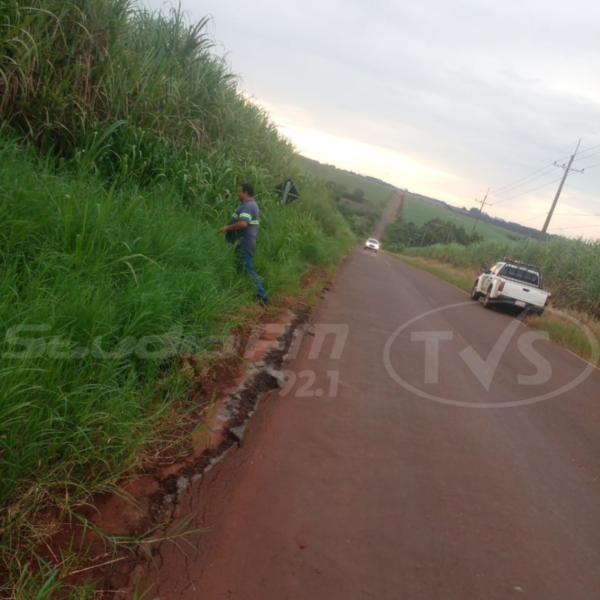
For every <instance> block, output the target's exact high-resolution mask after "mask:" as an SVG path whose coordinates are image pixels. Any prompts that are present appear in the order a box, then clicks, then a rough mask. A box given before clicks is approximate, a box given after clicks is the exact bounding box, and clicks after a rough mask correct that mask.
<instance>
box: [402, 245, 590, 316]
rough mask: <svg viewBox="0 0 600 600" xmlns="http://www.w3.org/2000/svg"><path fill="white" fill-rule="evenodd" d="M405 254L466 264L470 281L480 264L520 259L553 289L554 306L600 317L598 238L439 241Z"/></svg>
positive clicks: (458, 265)
mask: <svg viewBox="0 0 600 600" xmlns="http://www.w3.org/2000/svg"><path fill="white" fill-rule="evenodd" d="M406 253H407V255H409V256H421V257H427V258H432V259H435V260H437V261H439V262H442V263H449V264H451V265H455V266H457V267H467V268H469V269H470V270H471V272H472V273H473V281H475V278H476V276H477V275H476V274H477V273H478V272H479V270H480V268H481V266H482V265H486V266H491V265H492V264H493V263H495V262H498V261H500V260H502V259H503V258H504V257H505V256H510V257H511V258H513V259H516V260H522V261H524V262H526V263H529V264H533V265H535V267H536V268H537V269H538V270H539V271H540V273H541V274H542V277H543V280H544V285H545V287H546V288H547V289H549V290H550V291H551V292H552V305H553V306H554V307H555V308H561V309H570V310H576V311H578V312H584V313H588V314H589V315H590V316H592V317H594V318H600V241H597V240H593V241H592V240H584V239H567V238H553V239H551V240H549V241H546V242H544V243H543V244H538V243H537V242H536V241H534V240H523V241H521V242H510V241H505V242H502V241H495V242H490V241H487V242H480V243H478V244H472V245H470V246H461V245H458V244H450V245H441V244H438V245H436V246H430V247H426V248H410V249H408V250H406Z"/></svg>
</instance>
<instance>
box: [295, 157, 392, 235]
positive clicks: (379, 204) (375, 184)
mask: <svg viewBox="0 0 600 600" xmlns="http://www.w3.org/2000/svg"><path fill="white" fill-rule="evenodd" d="M298 161H299V164H302V165H304V166H306V168H307V169H308V170H309V171H310V172H311V173H313V174H314V175H315V176H317V177H318V178H319V179H320V180H321V181H323V182H324V183H325V185H326V186H327V188H328V189H330V190H331V191H332V192H333V194H334V197H335V201H336V204H337V207H338V210H339V212H340V213H341V214H342V215H343V216H344V218H345V219H346V221H347V223H348V226H349V227H350V229H351V230H352V231H353V232H354V233H355V234H356V235H357V236H359V238H364V237H368V236H369V235H371V233H372V232H373V230H374V229H375V226H376V225H377V222H378V221H379V219H380V218H381V215H382V214H383V211H384V210H385V208H386V206H387V205H388V203H389V202H390V200H391V199H392V196H393V195H394V193H395V188H394V187H393V186H391V185H389V184H386V183H385V182H383V181H380V180H378V179H376V178H374V177H363V176H362V175H357V174H356V173H352V172H350V171H345V170H343V169H338V168H336V167H334V166H332V165H324V164H321V163H320V162H318V161H316V160H311V159H309V158H306V157H304V156H299V157H298Z"/></svg>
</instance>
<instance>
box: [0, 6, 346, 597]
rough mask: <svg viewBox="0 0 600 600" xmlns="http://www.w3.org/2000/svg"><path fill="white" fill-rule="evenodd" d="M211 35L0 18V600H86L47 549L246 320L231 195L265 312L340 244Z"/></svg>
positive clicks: (151, 23) (133, 20)
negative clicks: (292, 195)
mask: <svg viewBox="0 0 600 600" xmlns="http://www.w3.org/2000/svg"><path fill="white" fill-rule="evenodd" d="M206 27H207V21H206V20H204V21H202V22H200V23H197V24H191V23H188V22H187V21H186V20H185V18H184V17H183V15H182V13H181V12H180V11H178V10H172V11H170V12H168V13H167V14H158V13H151V12H148V11H146V10H143V9H140V8H138V7H137V5H136V4H134V3H133V2H131V1H130V0H98V1H95V2H74V3H63V2H59V1H58V0H44V1H41V0H40V1H37V2H36V1H30V2H26V3H24V2H12V1H9V2H5V3H4V4H3V5H2V6H1V7H0V119H1V122H2V124H3V125H2V127H1V128H0V197H1V200H2V202H1V203H0V269H1V279H0V287H1V292H2V293H1V295H0V322H1V323H2V324H3V328H2V331H1V332H0V333H1V338H0V346H1V352H2V355H3V359H2V367H1V368H0V395H1V396H2V399H3V400H2V403H0V477H1V478H2V487H1V488H0V564H1V565H2V566H1V567H0V571H1V572H2V573H3V574H2V575H0V597H4V596H6V597H9V598H18V599H23V600H25V599H27V600H29V599H32V598H35V599H36V600H49V599H51V598H52V599H54V598H60V599H63V598H78V599H80V600H81V599H82V598H87V597H93V590H92V589H91V587H90V586H87V587H85V586H84V587H79V588H72V587H69V586H67V584H66V583H65V582H66V581H67V579H65V578H66V577H67V575H68V574H69V569H68V568H66V567H65V565H67V564H68V563H67V561H64V562H62V563H60V564H53V563H52V562H50V563H43V562H42V561H40V560H38V559H37V558H36V552H37V548H39V546H40V542H41V541H42V540H43V539H44V538H45V536H47V535H49V534H51V533H52V531H53V523H57V522H59V521H60V519H61V518H62V516H61V515H64V514H65V513H67V512H69V511H71V510H73V508H74V507H76V506H78V505H81V504H83V503H85V502H87V501H88V500H89V498H90V497H91V495H92V494H93V493H95V492H98V491H106V490H108V489H110V486H111V485H113V484H114V483H115V482H116V481H117V480H118V479H119V478H121V477H122V476H124V475H126V474H127V475H129V474H132V473H135V472H136V471H137V470H138V469H139V468H140V465H141V464H142V463H143V460H144V453H145V450H146V448H147V447H148V446H149V445H152V447H153V448H154V449H155V450H156V449H160V448H161V447H163V446H166V445H169V444H172V443H174V440H173V439H172V434H171V431H170V430H169V424H172V423H173V422H177V420H178V419H181V418H184V415H185V413H186V411H188V410H192V407H191V406H189V402H188V401H187V400H186V391H187V389H188V386H189V382H188V380H187V379H186V378H185V377H184V375H183V374H182V370H181V364H179V362H178V360H177V356H178V355H179V354H180V353H181V352H185V351H187V352H200V351H201V349H202V348H204V349H209V350H210V348H211V346H210V345H209V346H206V339H207V338H209V336H219V335H224V334H228V333H230V332H232V331H233V330H235V329H236V328H237V327H239V326H240V325H242V324H243V323H245V322H247V321H248V319H252V318H255V317H256V315H257V314H258V312H259V310H260V309H259V308H258V306H257V305H256V302H255V299H254V289H253V287H252V283H251V282H250V281H249V280H248V279H246V278H244V277H240V276H239V274H238V273H237V271H236V268H235V261H234V257H233V254H232V250H231V248H230V247H228V246H227V245H226V243H225V241H224V239H223V236H222V235H219V234H218V233H217V232H218V228H219V226H220V225H223V224H225V223H226V222H227V220H228V218H229V216H230V214H231V212H232V210H233V209H234V208H235V206H236V205H237V203H238V200H237V197H236V195H235V192H236V189H237V187H238V186H239V185H240V184H241V183H243V182H245V181H249V182H251V183H253V184H255V188H256V192H257V193H256V197H257V199H258V201H259V203H260V206H261V210H262V214H261V233H260V236H259V246H258V251H257V256H256V267H257V270H258V271H259V272H260V274H261V276H262V277H263V278H264V280H265V284H266V287H267V288H268V290H269V292H270V293H271V294H272V295H273V296H274V298H275V299H277V298H278V297H279V298H282V297H284V296H287V295H290V294H296V293H298V292H299V291H300V289H301V286H302V281H303V279H304V278H305V277H306V276H307V275H308V274H309V273H310V272H311V270H313V269H314V268H315V267H316V266H327V265H335V264H336V263H337V262H338V261H339V259H340V258H341V256H342V255H343V254H344V252H345V251H347V250H348V248H349V246H350V245H351V243H352V241H353V235H352V233H351V232H350V230H349V228H348V226H347V222H346V221H345V219H344V217H343V216H342V215H341V214H340V212H339V211H338V210H337V207H336V203H335V201H334V199H333V194H332V193H331V191H330V190H328V189H327V188H326V187H325V186H324V185H323V184H322V183H320V182H319V181H318V180H317V179H316V178H315V177H314V176H313V175H310V174H308V173H307V172H306V171H304V170H303V169H302V168H301V167H300V166H299V165H298V163H297V161H296V158H295V154H294V150H293V148H292V147H291V146H290V144H289V143H288V142H287V141H285V140H284V139H282V138H281V137H280V136H279V135H278V133H277V130H276V129H275V127H274V125H273V124H272V123H271V122H270V120H269V117H268V115H267V114H266V113H265V112H264V111H263V110H262V109H260V108H259V107H258V106H256V105H255V104H253V103H252V102H250V101H248V100H247V99H245V98H244V97H243V96H242V95H240V94H239V93H238V92H237V89H236V84H237V80H236V78H235V77H234V76H233V74H232V73H231V72H230V71H229V69H228V67H227V65H226V64H225V62H224V61H223V60H222V59H221V58H219V57H217V56H216V55H215V54H214V52H213V50H212V40H211V37H210V36H209V34H208V32H207V28H206ZM288 177H291V178H292V179H293V180H294V181H295V182H296V184H297V187H298V190H299V192H300V198H299V199H298V200H297V201H295V202H293V203H291V204H290V205H286V206H280V203H279V200H278V198H277V196H276V195H275V193H274V190H275V187H276V185H277V184H278V183H280V182H281V181H283V180H285V179H286V178H288ZM184 338H185V340H186V341H185V344H184V345H183V346H182V340H183V339H184ZM190 340H192V341H190ZM190 344H191V345H190ZM195 344H197V345H195ZM165 348H167V349H169V352H168V353H167V354H166V355H165V353H164V350H165ZM59 562H60V561H59Z"/></svg>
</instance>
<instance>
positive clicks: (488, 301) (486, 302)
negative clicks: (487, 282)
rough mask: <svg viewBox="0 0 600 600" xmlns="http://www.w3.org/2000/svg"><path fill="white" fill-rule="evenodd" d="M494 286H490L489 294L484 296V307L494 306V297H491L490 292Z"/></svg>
mask: <svg viewBox="0 0 600 600" xmlns="http://www.w3.org/2000/svg"><path fill="white" fill-rule="evenodd" d="M491 291H492V288H489V289H488V291H487V294H486V295H485V297H484V298H483V308H492V299H491V298H490V293H491Z"/></svg>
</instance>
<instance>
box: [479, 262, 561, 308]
mask: <svg viewBox="0 0 600 600" xmlns="http://www.w3.org/2000/svg"><path fill="white" fill-rule="evenodd" d="M479 298H483V306H484V307H485V308H490V307H491V306H492V305H493V304H509V305H512V306H516V307H519V308H523V309H526V310H530V311H531V312H535V313H537V314H539V315H541V314H542V313H543V312H544V309H545V308H546V306H547V305H548V303H549V302H550V292H546V291H545V290H544V289H543V287H542V278H541V277H540V274H539V273H538V272H537V271H536V270H535V267H534V266H533V265H528V264H526V263H522V262H518V261H515V260H512V259H511V258H508V257H505V258H504V260H503V261H502V262H499V263H496V264H495V265H494V266H493V267H492V268H491V269H488V268H486V267H483V268H482V269H481V275H480V276H479V277H478V278H477V281H475V285H474V286H473V290H472V292H471V300H479Z"/></svg>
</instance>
